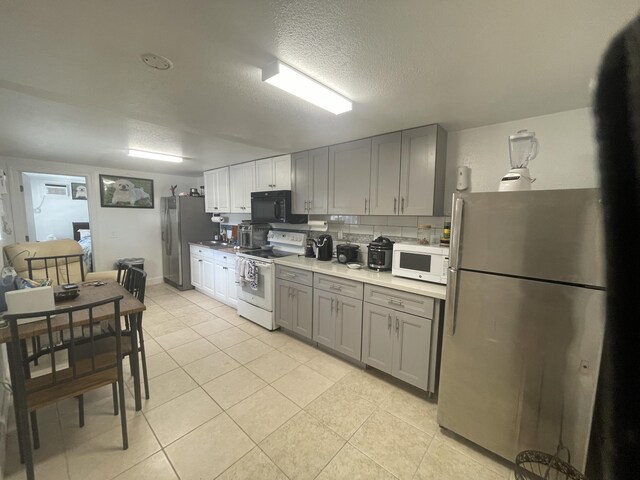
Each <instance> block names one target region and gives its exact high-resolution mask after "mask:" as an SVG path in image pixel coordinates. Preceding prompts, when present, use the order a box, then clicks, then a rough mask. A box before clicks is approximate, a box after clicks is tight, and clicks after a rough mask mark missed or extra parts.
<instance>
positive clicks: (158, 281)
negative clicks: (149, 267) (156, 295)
mask: <svg viewBox="0 0 640 480" xmlns="http://www.w3.org/2000/svg"><path fill="white" fill-rule="evenodd" d="M161 283H164V277H147V285H160V284H161Z"/></svg>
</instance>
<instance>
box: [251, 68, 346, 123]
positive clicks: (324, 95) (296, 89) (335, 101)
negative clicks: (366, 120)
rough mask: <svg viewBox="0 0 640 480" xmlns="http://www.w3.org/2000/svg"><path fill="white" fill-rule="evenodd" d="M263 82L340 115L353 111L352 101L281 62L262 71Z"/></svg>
mask: <svg viewBox="0 0 640 480" xmlns="http://www.w3.org/2000/svg"><path fill="white" fill-rule="evenodd" d="M262 81H263V82H267V83H270V84H271V85H274V86H276V87H278V88H281V89H282V90H284V91H285V92H289V93H290V94H292V95H295V96H296V97H299V98H302V99H303V100H306V101H307V102H310V103H313V104H314V105H317V106H318V107H321V108H324V109H325V110H329V111H330V112H331V113H335V114H336V115H339V114H341V113H344V112H349V111H351V109H352V103H351V100H349V99H348V98H345V97H343V96H342V95H340V94H339V93H336V92H334V91H333V90H331V89H330V88H328V87H325V86H324V85H322V84H321V83H319V82H317V81H315V80H314V79H312V78H310V77H307V76H306V75H304V74H303V73H300V72H299V71H297V70H295V69H293V68H291V67H290V66H289V65H285V64H284V63H282V62H281V61H280V60H276V61H275V62H273V63H271V64H269V65H267V66H266V67H265V68H263V69H262Z"/></svg>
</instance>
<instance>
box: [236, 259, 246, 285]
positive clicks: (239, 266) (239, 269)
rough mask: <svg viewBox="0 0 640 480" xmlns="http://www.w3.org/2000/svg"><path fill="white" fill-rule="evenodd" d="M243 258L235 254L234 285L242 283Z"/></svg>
mask: <svg viewBox="0 0 640 480" xmlns="http://www.w3.org/2000/svg"><path fill="white" fill-rule="evenodd" d="M245 265H246V262H245V259H244V258H242V257H238V256H236V285H244V280H245V279H244V270H245Z"/></svg>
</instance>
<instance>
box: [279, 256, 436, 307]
mask: <svg viewBox="0 0 640 480" xmlns="http://www.w3.org/2000/svg"><path fill="white" fill-rule="evenodd" d="M274 263H275V264H276V265H283V266H286V267H293V268H300V269H302V270H310V271H312V272H316V273H324V274H327V275H336V276H340V277H343V278H348V279H350V280H356V281H358V282H364V283H371V284H373V285H378V286H381V287H388V288H393V289H396V290H402V291H404V292H409V293H416V294H418V295H425V296H428V297H433V298H438V299H440V300H444V299H445V297H446V291H447V287H446V285H440V284H437V283H431V282H422V281H420V280H411V279H410V278H402V277H394V276H393V275H392V274H391V272H376V271H375V270H370V269H369V268H367V267H366V266H364V267H362V268H361V269H360V270H352V269H350V268H348V267H347V266H346V265H343V264H341V263H338V261H337V260H332V261H330V262H321V261H319V260H316V259H315V258H306V257H298V256H296V255H291V256H289V257H283V258H277V259H275V260H274Z"/></svg>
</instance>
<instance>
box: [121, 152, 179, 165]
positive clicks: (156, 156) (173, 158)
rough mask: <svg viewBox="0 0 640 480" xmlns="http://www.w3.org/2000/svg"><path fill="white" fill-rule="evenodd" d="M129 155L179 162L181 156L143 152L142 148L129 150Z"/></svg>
mask: <svg viewBox="0 0 640 480" xmlns="http://www.w3.org/2000/svg"><path fill="white" fill-rule="evenodd" d="M129 156H130V157H138V158H148V159H149V160H160V161H162V162H173V163H181V162H182V160H183V159H182V157H176V156H175V155H165V154H164V153H153V152H144V151H142V150H129Z"/></svg>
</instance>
